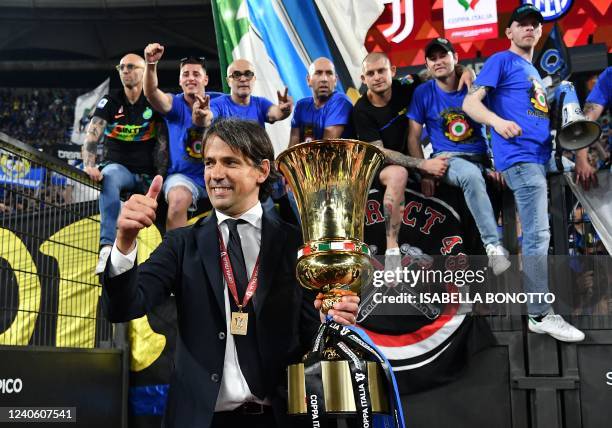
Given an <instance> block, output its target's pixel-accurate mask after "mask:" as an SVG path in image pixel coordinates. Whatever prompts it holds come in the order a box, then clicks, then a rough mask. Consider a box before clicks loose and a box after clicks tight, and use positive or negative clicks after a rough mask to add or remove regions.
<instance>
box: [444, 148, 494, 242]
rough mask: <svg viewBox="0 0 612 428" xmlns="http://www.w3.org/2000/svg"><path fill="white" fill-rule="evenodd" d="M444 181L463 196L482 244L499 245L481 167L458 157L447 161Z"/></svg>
mask: <svg viewBox="0 0 612 428" xmlns="http://www.w3.org/2000/svg"><path fill="white" fill-rule="evenodd" d="M444 181H445V182H447V183H448V184H451V185H453V186H457V187H459V188H460V189H461V190H462V191H463V195H464V196H465V202H466V204H467V206H468V208H469V210H470V212H471V213H472V216H473V217H474V220H475V221H476V226H477V227H478V231H479V232H480V239H481V240H482V243H483V244H484V245H485V246H487V245H489V244H493V245H497V244H499V235H498V234H497V221H496V219H495V214H494V213H493V207H492V206H491V200H490V199H489V195H488V194H487V185H486V184H485V180H484V177H483V176H482V166H481V165H480V164H477V163H474V162H470V161H469V160H466V159H462V158H459V157H452V158H450V159H449V160H448V170H447V171H446V175H445V176H444Z"/></svg>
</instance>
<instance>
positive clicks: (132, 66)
mask: <svg viewBox="0 0 612 428" xmlns="http://www.w3.org/2000/svg"><path fill="white" fill-rule="evenodd" d="M125 68H127V70H128V71H132V70H134V69H136V68H143V67H142V66H140V65H136V64H117V65H116V66H115V70H117V71H123V70H124V69H125Z"/></svg>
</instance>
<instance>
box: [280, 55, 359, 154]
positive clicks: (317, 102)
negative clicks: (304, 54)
mask: <svg viewBox="0 0 612 428" xmlns="http://www.w3.org/2000/svg"><path fill="white" fill-rule="evenodd" d="M337 80H338V76H337V75H336V69H335V67H334V64H333V63H332V62H331V61H330V60H329V59H327V58H318V59H316V60H315V61H314V62H313V63H312V64H310V66H309V67H308V75H307V76H306V81H307V82H308V86H310V89H311V90H312V97H307V98H303V99H301V100H299V101H298V102H297V104H296V105H295V112H294V114H293V119H292V121H291V137H290V140H289V146H293V145H294V144H297V143H300V142H303V141H311V140H320V139H321V138H341V137H342V138H350V137H351V136H352V133H353V132H352V126H351V112H352V111H353V103H351V100H350V99H349V98H348V97H347V96H346V95H344V94H342V93H340V92H336V91H335V89H336V82H337Z"/></svg>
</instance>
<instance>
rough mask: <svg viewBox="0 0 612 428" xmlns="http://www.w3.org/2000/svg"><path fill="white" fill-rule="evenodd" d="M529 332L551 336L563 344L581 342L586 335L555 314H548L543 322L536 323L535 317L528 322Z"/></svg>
mask: <svg viewBox="0 0 612 428" xmlns="http://www.w3.org/2000/svg"><path fill="white" fill-rule="evenodd" d="M527 325H528V326H529V331H532V332H534V333H538V334H549V335H551V336H552V337H554V338H555V339H557V340H560V341H562V342H581V341H583V340H584V333H583V332H581V331H580V330H578V329H577V328H576V327H574V326H573V325H571V324H570V323H568V322H567V321H565V320H564V319H563V317H562V316H561V315H556V314H555V313H554V312H552V311H551V312H549V313H548V314H546V316H545V317H544V318H542V321H536V320H535V319H534V318H533V317H531V316H530V317H529V319H528V320H527Z"/></svg>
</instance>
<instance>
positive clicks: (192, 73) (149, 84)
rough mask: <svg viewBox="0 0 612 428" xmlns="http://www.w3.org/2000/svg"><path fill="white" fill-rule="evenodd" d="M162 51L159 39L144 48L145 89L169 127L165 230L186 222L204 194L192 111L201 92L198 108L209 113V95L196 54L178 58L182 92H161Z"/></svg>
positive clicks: (199, 134)
mask: <svg viewBox="0 0 612 428" xmlns="http://www.w3.org/2000/svg"><path fill="white" fill-rule="evenodd" d="M163 54H164V47H163V46H162V45H160V44H159V43H151V44H149V45H147V47H146V48H145V51H144V55H145V60H146V69H145V74H144V93H145V95H146V97H147V99H148V100H149V102H150V103H151V105H152V106H153V108H154V109H155V110H156V111H158V112H159V113H161V114H162V116H163V117H164V120H165V122H166V126H167V127H168V139H169V146H170V148H169V155H170V159H169V165H168V177H167V178H166V180H165V182H164V188H163V192H164V196H165V198H166V201H167V202H168V216H167V218H166V230H171V229H176V228H177V227H182V226H185V225H186V224H187V211H188V210H190V209H192V210H193V209H195V208H196V206H197V201H198V199H200V198H203V197H206V190H205V188H204V179H203V177H204V167H203V165H202V153H201V150H202V131H203V130H202V129H200V128H198V127H196V126H193V124H192V119H191V111H192V108H193V106H194V103H195V102H196V96H200V97H202V98H201V99H202V104H203V105H202V106H201V107H200V110H202V111H203V112H204V113H203V114H205V115H210V110H209V108H208V102H209V99H210V98H209V96H210V95H205V91H206V85H207V84H208V75H207V74H206V68H205V65H204V58H201V57H195V56H191V57H187V58H183V59H182V60H181V62H180V73H179V85H180V87H181V88H182V89H183V92H182V93H180V94H170V93H164V92H162V91H161V90H160V89H159V87H158V81H157V63H158V62H159V60H160V59H161V57H162V55H163ZM212 95H213V96H217V95H219V94H212Z"/></svg>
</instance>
